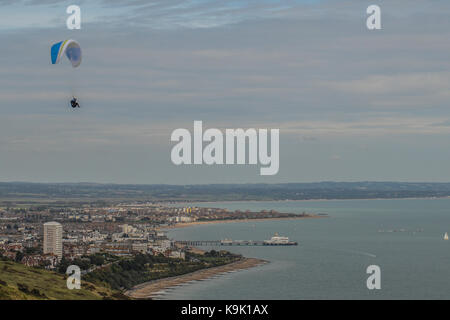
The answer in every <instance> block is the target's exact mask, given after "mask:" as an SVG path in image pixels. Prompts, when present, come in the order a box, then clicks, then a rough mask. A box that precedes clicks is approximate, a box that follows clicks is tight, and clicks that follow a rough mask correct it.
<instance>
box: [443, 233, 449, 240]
mask: <svg viewBox="0 0 450 320" xmlns="http://www.w3.org/2000/svg"><path fill="white" fill-rule="evenodd" d="M444 240H448V233H447V232H446V233H445V235H444Z"/></svg>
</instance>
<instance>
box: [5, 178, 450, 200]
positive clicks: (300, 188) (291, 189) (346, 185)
mask: <svg viewBox="0 0 450 320" xmlns="http://www.w3.org/2000/svg"><path fill="white" fill-rule="evenodd" d="M448 196H450V183H425V182H417V183H416V182H370V181H368V182H315V183H283V184H209V185H185V186H181V185H130V184H95V183H27V182H0V202H3V204H5V202H8V201H11V202H14V201H17V200H23V199H27V200H29V201H31V202H32V201H35V202H39V201H48V200H51V201H55V202H57V201H61V202H67V201H76V202H80V201H81V202H90V203H92V202H95V201H102V200H115V201H121V200H155V201H161V200H165V201H224V200H286V199H290V200H310V199H374V198H412V197H448Z"/></svg>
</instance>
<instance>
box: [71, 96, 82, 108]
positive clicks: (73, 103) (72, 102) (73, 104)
mask: <svg viewBox="0 0 450 320" xmlns="http://www.w3.org/2000/svg"><path fill="white" fill-rule="evenodd" d="M70 105H71V106H72V108H79V107H80V104H79V103H78V101H77V98H75V97H73V99H72V100H70Z"/></svg>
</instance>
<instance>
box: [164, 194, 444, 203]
mask: <svg viewBox="0 0 450 320" xmlns="http://www.w3.org/2000/svg"><path fill="white" fill-rule="evenodd" d="M422 199H423V200H436V199H450V196H441V197H433V196H427V197H404V198H348V199H347V198H345V199H340V198H337V199H334V198H329V199H328V198H322V199H272V200H255V199H253V200H206V201H201V200H180V201H174V202H173V201H171V200H169V201H162V202H161V203H163V204H171V205H179V204H192V203H201V204H214V203H246V202H325V201H358V200H422Z"/></svg>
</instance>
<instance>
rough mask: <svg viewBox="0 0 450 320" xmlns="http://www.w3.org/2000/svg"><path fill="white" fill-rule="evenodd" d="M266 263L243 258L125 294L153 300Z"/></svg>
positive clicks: (138, 287)
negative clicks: (182, 287) (173, 289)
mask: <svg viewBox="0 0 450 320" xmlns="http://www.w3.org/2000/svg"><path fill="white" fill-rule="evenodd" d="M265 263H268V262H267V261H265V260H261V259H255V258H242V259H241V260H239V261H236V262H232V263H229V264H226V265H223V266H218V267H213V268H208V269H202V270H198V271H195V272H191V273H187V274H184V275H180V276H176V277H170V278H164V279H159V280H155V281H150V282H145V283H142V284H139V285H137V286H135V287H133V288H132V289H130V290H128V291H126V292H125V294H126V295H127V296H129V297H131V298H134V299H151V298H152V297H154V296H157V295H158V292H161V291H163V290H165V289H168V288H171V287H175V286H179V285H182V284H185V283H188V282H190V281H201V280H206V279H209V278H211V277H214V276H216V275H220V274H224V273H228V272H235V271H238V270H243V269H249V268H253V267H256V266H259V265H262V264H265Z"/></svg>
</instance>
